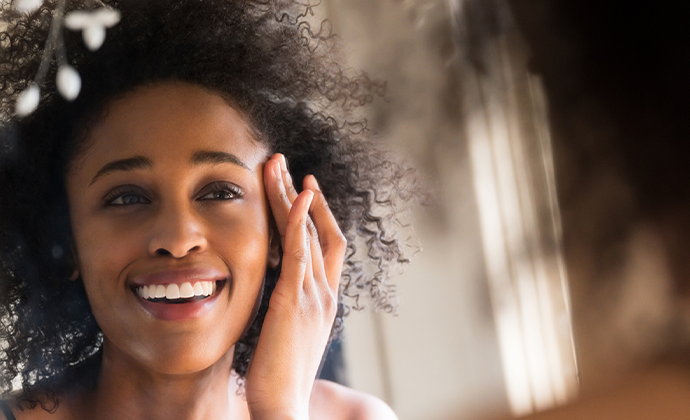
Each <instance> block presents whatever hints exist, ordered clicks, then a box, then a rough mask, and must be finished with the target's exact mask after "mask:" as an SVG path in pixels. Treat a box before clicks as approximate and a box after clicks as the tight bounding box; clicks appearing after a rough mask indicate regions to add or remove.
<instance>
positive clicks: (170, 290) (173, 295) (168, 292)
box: [165, 283, 180, 300]
mask: <svg viewBox="0 0 690 420" xmlns="http://www.w3.org/2000/svg"><path fill="white" fill-rule="evenodd" d="M165 298H166V299H171V300H172V299H179V298H180V286H178V285H176V284H175V283H170V284H169V285H168V287H167V288H166V289H165Z"/></svg>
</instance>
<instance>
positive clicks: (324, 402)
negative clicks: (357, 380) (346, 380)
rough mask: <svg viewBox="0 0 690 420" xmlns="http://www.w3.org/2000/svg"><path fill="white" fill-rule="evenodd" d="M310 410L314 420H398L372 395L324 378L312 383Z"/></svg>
mask: <svg viewBox="0 0 690 420" xmlns="http://www.w3.org/2000/svg"><path fill="white" fill-rule="evenodd" d="M311 412H312V416H313V418H314V419H316V420H320V419H333V420H398V417H397V416H396V415H395V413H394V412H393V410H391V408H390V407H389V406H388V405H387V404H386V403H385V402H383V401H381V400H380V399H378V398H376V397H374V396H373V395H369V394H365V393H363V392H359V391H355V390H354V389H350V388H347V387H344V386H342V385H339V384H336V383H334V382H330V381H324V380H317V381H316V383H315V384H314V394H313V397H312V401H311Z"/></svg>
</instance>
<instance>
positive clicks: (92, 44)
mask: <svg viewBox="0 0 690 420" xmlns="http://www.w3.org/2000/svg"><path fill="white" fill-rule="evenodd" d="M82 36H83V37H84V44H86V48H88V49H89V50H91V51H96V50H97V49H99V48H100V47H101V45H103V41H105V28H104V27H103V26H101V25H91V26H87V27H86V28H84V30H83V31H82Z"/></svg>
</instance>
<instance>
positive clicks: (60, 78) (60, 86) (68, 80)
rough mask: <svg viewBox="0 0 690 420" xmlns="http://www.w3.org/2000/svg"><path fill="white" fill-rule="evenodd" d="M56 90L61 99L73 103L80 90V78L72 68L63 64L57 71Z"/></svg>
mask: <svg viewBox="0 0 690 420" xmlns="http://www.w3.org/2000/svg"><path fill="white" fill-rule="evenodd" d="M56 82H57V90H58V92H60V95H62V97H63V98H65V99H67V100H68V101H73V100H74V99H76V97H77V96H78V95H79V91H80V90H81V77H79V73H77V71H76V70H75V69H74V67H72V66H70V65H67V64H63V65H61V66H60V68H58V71H57V78H56Z"/></svg>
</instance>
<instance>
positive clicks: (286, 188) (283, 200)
mask: <svg viewBox="0 0 690 420" xmlns="http://www.w3.org/2000/svg"><path fill="white" fill-rule="evenodd" d="M264 179H265V184H266V193H267V195H268V199H269V202H270V205H271V210H272V212H273V216H274V218H275V221H276V225H277V227H278V231H279V233H280V237H281V245H282V248H283V252H284V255H283V270H285V259H286V253H291V252H296V251H291V250H294V248H291V244H295V245H296V244H297V243H298V242H293V240H292V239H291V240H289V241H288V239H287V237H286V235H287V228H288V226H290V225H291V223H295V220H298V219H299V217H301V216H293V215H292V213H293V212H295V211H297V210H296V209H295V208H294V207H295V206H296V205H297V200H298V197H300V196H302V194H304V192H306V191H310V192H311V193H312V197H311V198H310V200H309V201H310V206H309V208H308V209H307V211H308V213H306V214H305V219H304V223H305V225H304V228H305V230H306V234H305V235H306V236H305V238H306V239H307V240H308V243H303V245H302V246H303V247H305V249H308V252H309V253H310V259H309V263H310V267H309V268H308V271H306V273H312V272H313V276H308V277H311V278H313V279H314V280H317V279H324V278H325V279H326V281H327V284H328V288H329V289H330V290H331V292H332V293H336V292H337V290H338V282H339V280H340V273H341V271H342V266H343V259H344V256H345V251H346V248H347V241H346V240H345V237H344V236H343V234H342V233H341V231H340V228H339V226H338V223H337V221H336V219H335V217H334V216H333V214H332V213H331V211H330V209H329V208H328V203H327V202H326V199H325V197H324V195H323V193H322V192H321V189H320V187H319V185H318V183H317V182H316V178H315V177H314V176H313V175H308V176H307V177H306V178H305V179H304V183H303V192H302V194H299V195H298V193H297V191H296V190H295V188H294V185H293V183H292V179H291V177H290V174H289V172H288V171H287V165H286V163H285V158H284V157H283V155H281V154H275V155H274V156H273V157H271V159H270V160H269V161H268V162H267V163H266V166H265V171H264ZM299 212H301V210H299ZM300 214H301V213H300ZM310 215H311V217H310ZM293 218H297V219H293ZM299 220H301V219H299ZM295 241H296V240H295ZM299 252H300V253H301V254H304V253H305V252H303V251H299ZM299 256H300V257H301V256H302V255H299ZM312 270H313V271H312ZM281 277H282V276H281Z"/></svg>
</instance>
